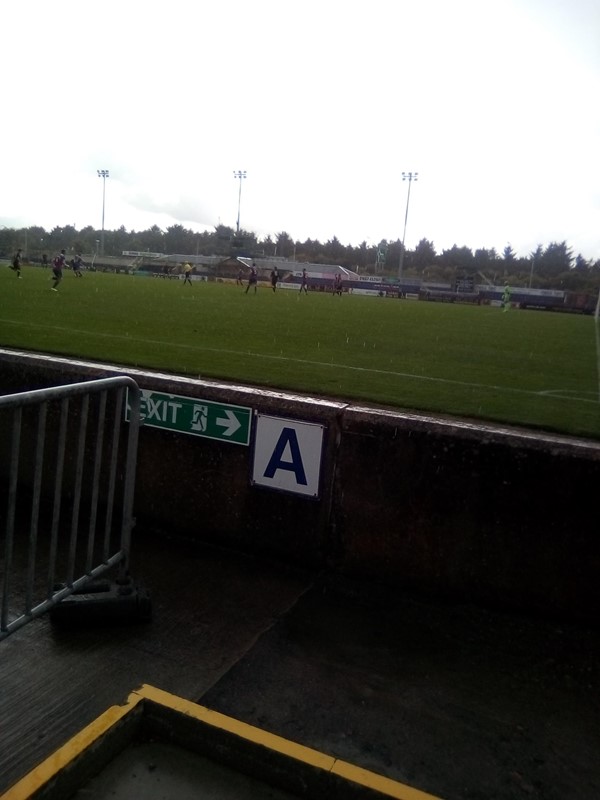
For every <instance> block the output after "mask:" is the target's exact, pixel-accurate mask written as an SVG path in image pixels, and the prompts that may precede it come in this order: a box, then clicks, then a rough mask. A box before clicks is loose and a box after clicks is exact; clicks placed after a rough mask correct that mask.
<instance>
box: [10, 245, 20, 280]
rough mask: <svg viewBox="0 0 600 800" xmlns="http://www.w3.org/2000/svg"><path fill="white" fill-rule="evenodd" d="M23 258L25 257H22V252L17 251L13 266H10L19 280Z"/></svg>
mask: <svg viewBox="0 0 600 800" xmlns="http://www.w3.org/2000/svg"><path fill="white" fill-rule="evenodd" d="M22 258H23V257H22V256H21V251H20V250H17V252H16V253H15V255H14V257H13V260H12V264H11V266H10V268H11V269H12V271H13V272H16V273H17V278H20V277H21V260H22Z"/></svg>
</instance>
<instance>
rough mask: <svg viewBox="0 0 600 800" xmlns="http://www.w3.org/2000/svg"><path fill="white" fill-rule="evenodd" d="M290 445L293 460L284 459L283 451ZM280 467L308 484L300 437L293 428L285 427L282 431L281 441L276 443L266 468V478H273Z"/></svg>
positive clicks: (298, 481)
mask: <svg viewBox="0 0 600 800" xmlns="http://www.w3.org/2000/svg"><path fill="white" fill-rule="evenodd" d="M288 444H289V446H290V454H291V456H292V460H291V461H283V460H282V458H283V453H284V450H285V448H286V447H287V445H288ZM278 469H287V470H289V471H290V472H293V473H294V474H295V475H296V483H299V484H302V485H303V486H306V485H307V484H308V481H307V480H306V473H305V472H304V464H303V463H302V455H301V453H300V447H299V445H298V437H297V436H296V431H295V430H294V429H293V428H284V429H283V430H282V431H281V435H280V437H279V441H278V442H277V444H276V445H275V449H274V450H273V455H272V456H271V458H270V459H269V463H268V464H267V468H266V470H265V475H264V477H265V478H273V477H274V476H275V473H276V472H277V470H278Z"/></svg>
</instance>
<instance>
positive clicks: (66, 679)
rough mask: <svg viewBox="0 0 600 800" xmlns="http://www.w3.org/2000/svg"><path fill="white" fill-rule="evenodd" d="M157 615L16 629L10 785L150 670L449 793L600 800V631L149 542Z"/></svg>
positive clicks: (235, 711) (4, 746)
mask: <svg viewBox="0 0 600 800" xmlns="http://www.w3.org/2000/svg"><path fill="white" fill-rule="evenodd" d="M132 572H133V574H134V577H135V578H136V579H138V580H140V581H142V582H143V583H144V584H145V585H147V586H148V587H149V588H150V590H151V593H152V597H153V605H154V618H153V621H152V622H151V623H149V624H144V625H136V626H126V627H113V628H94V629H87V630H76V631H69V630H60V629H56V628H55V627H54V626H52V624H51V623H50V621H49V620H48V619H47V618H44V619H41V620H37V621H35V622H33V623H31V624H29V625H28V626H26V627H25V628H23V629H22V630H20V631H18V632H17V633H15V634H14V635H12V636H11V637H9V638H8V639H7V640H5V641H4V642H1V643H0V679H1V683H0V686H1V687H2V688H1V694H0V720H1V723H0V791H3V790H4V789H6V788H7V787H8V786H10V785H12V783H14V782H15V781H16V780H17V779H18V778H20V777H21V776H22V775H23V774H25V773H26V772H28V771H29V770H30V769H31V768H32V767H33V766H35V765H36V764H37V763H39V762H40V761H41V760H42V759H43V758H45V757H46V756H48V755H49V754H50V753H51V752H53V750H54V749H56V748H57V747H59V746H60V745H62V744H63V743H64V742H65V741H66V740H67V739H68V738H70V737H71V736H72V735H73V734H75V733H76V732H77V731H79V730H80V729H81V728H82V727H83V726H84V725H86V724H87V723H89V722H90V721H91V720H93V719H94V718H96V717H97V716H98V715H99V714H100V713H102V712H103V711H104V710H105V709H106V708H107V707H108V706H110V705H113V704H115V703H121V702H123V701H124V700H125V699H126V697H127V695H128V694H129V693H130V692H131V691H132V690H133V689H135V688H136V687H137V686H139V685H140V684H142V683H148V684H152V685H155V686H157V687H159V688H161V689H165V690H166V691H169V692H173V693H174V694H177V695H179V696H181V697H184V698H187V699H189V700H193V701H196V702H200V703H202V704H203V705H206V706H208V707H209V708H212V709H215V710H217V711H221V712H223V713H225V714H228V715H230V716H233V717H236V718H238V719H241V720H243V721H245V722H249V723H251V724H254V725H257V726H259V727H261V728H264V729H266V730H268V731H271V732H273V733H276V734H279V735H281V736H284V737H286V738H288V739H291V740H293V741H296V742H299V743H301V744H306V745H308V746H310V747H313V748H315V749H318V750H321V751H323V752H325V753H328V754H330V755H333V756H336V757H339V758H342V759H345V760H348V761H351V762H353V763H355V764H357V765H359V766H363V767H365V768H368V769H370V770H373V771H375V772H378V773H381V774H383V775H386V776H388V777H390V778H394V779H396V780H398V781H401V782H403V783H406V784H409V785H412V786H415V787H416V788H419V789H422V790H424V791H427V792H431V793H432V794H435V795H438V796H440V797H442V798H445V800H473V798H478V799H479V798H481V799H482V800H483V798H486V800H488V799H489V798H497V800H508V798H539V799H540V800H567V799H568V798H577V800H582V799H583V800H588V799H589V800H593V798H597V797H600V759H599V758H598V753H600V691H599V689H600V630H598V629H596V630H593V629H586V628H582V627H575V626H572V625H569V624H566V623H565V622H560V621H552V620H542V619H533V618H528V617H526V616H523V615H521V616H517V615H515V614H503V613H499V612H494V611H490V610H485V609H480V608H476V607H470V606H465V605H460V606H458V605H448V604H443V603H441V602H439V601H434V600H432V599H425V598H417V597H415V596H410V595H406V594H404V593H402V592H401V591H400V590H399V589H392V588H389V587H387V588H386V587H382V586H379V587H378V586H374V585H373V584H368V585H367V584H363V583H360V582H356V581H351V580H348V579H343V578H340V577H334V576H326V575H321V576H315V575H312V574H310V573H306V572H302V571H295V570H291V569H289V568H285V567H283V566H281V565H279V564H277V563H273V562H261V561H258V560H255V559H250V558H247V557H244V556H242V555H239V554H234V553H229V552H223V551H219V550H216V549H208V548H201V547H197V546H194V547H191V546H188V545H183V544H181V543H178V542H175V541H169V540H168V539H166V538H165V539H157V538H150V537H145V536H144V534H143V532H140V531H137V532H136V536H135V541H134V560H133V564H132Z"/></svg>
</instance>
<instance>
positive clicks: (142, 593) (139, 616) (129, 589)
mask: <svg viewBox="0 0 600 800" xmlns="http://www.w3.org/2000/svg"><path fill="white" fill-rule="evenodd" d="M59 588H62V587H59ZM50 619H51V620H52V622H53V623H54V624H56V625H59V626H63V627H79V626H82V627H83V626H85V627H88V626H91V625H119V624H127V623H136V622H149V621H150V620H151V619H152V602H151V599H150V592H149V591H148V589H145V588H144V587H142V586H140V585H138V584H136V583H134V582H133V580H132V578H131V577H126V578H118V579H117V580H114V581H111V580H96V581H91V582H90V583H89V584H87V585H86V586H85V587H84V588H82V589H81V590H79V591H77V592H73V594H71V595H69V596H68V597H65V598H64V599H63V600H61V601H60V602H59V603H57V605H56V606H54V608H53V609H52V610H51V611H50Z"/></svg>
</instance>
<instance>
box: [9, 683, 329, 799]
mask: <svg viewBox="0 0 600 800" xmlns="http://www.w3.org/2000/svg"><path fill="white" fill-rule="evenodd" d="M134 694H139V696H140V697H143V698H144V699H146V700H149V701H150V702H153V703H157V704H158V705H162V706H167V707H168V708H171V709H173V710H174V711H178V712H179V713H181V714H186V715H187V716H189V717H193V718H194V719H197V720H199V721H201V722H204V723H205V724H207V725H210V726H211V727H213V728H219V729H220V730H223V731H227V732H228V733H232V734H235V735H236V736H239V737H240V738H242V739H246V741H249V742H253V743H254V744H258V745H262V746H263V747H267V748H268V749H269V750H274V751H275V752H277V753H281V754H282V755H285V756H288V757H290V758H295V759H297V760H298V761H302V762H304V763H305V764H309V765H310V766H313V767H318V768H319V769H324V770H327V771H330V770H331V769H332V767H333V764H334V762H335V759H334V758H333V757H332V756H327V755H325V754H324V753H320V752H319V751H318V750H313V749H312V748H310V747H305V746H304V745H302V744H296V742H291V741H290V740H289V739H284V738H283V737H282V736H277V735H276V734H274V733H269V732H268V731H263V730H261V728H255V727H254V725H248V723H246V722H241V721H240V720H238V719H234V718H233V717H228V716H226V715H225V714H221V713H219V712H218V711H211V709H210V708H206V706H201V705H199V704H198V703H193V702H192V701H191V700H184V699H183V698H181V697H177V696H176V695H172V694H169V693H168V692H165V691H163V690H162V689H156V688H155V687H154V686H148V685H144V686H142V687H140V689H138V690H137V691H136V692H134ZM0 800H1V799H0Z"/></svg>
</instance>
